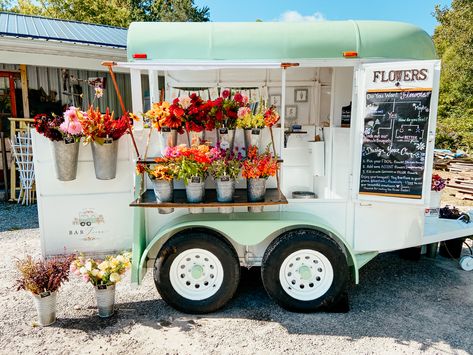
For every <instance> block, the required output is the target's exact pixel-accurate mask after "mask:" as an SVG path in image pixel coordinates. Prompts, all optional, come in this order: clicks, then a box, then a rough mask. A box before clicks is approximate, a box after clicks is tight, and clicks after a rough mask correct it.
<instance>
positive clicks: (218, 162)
mask: <svg viewBox="0 0 473 355" xmlns="http://www.w3.org/2000/svg"><path fill="white" fill-rule="evenodd" d="M209 157H210V166H209V169H208V172H209V174H210V175H211V176H212V177H213V178H214V179H220V178H222V177H225V176H227V177H229V178H230V179H236V178H238V175H239V174H240V171H241V164H242V160H243V156H242V155H241V153H240V152H238V149H236V151H235V152H232V151H231V150H230V149H222V148H220V147H219V146H217V147H214V148H212V149H210V151H209Z"/></svg>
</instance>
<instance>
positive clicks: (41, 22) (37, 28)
mask: <svg viewBox="0 0 473 355" xmlns="http://www.w3.org/2000/svg"><path fill="white" fill-rule="evenodd" d="M0 36H10V37H21V38H31V39H42V40H51V41H60V42H69V43H80V44H86V45H96V46H104V47H114V48H126V41H127V29H126V28H121V27H113V26H105V25H96V24H90V23H84V22H77V21H67V20H59V19H53V18H46V17H40V16H29V15H20V14H16V13H11V12H0Z"/></svg>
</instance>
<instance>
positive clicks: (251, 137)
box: [243, 128, 263, 151]
mask: <svg viewBox="0 0 473 355" xmlns="http://www.w3.org/2000/svg"><path fill="white" fill-rule="evenodd" d="M243 133H244V135H245V148H246V151H248V148H249V147H250V146H251V145H254V146H256V147H258V149H259V148H260V146H261V137H262V136H263V132H262V129H261V128H252V129H245V130H243Z"/></svg>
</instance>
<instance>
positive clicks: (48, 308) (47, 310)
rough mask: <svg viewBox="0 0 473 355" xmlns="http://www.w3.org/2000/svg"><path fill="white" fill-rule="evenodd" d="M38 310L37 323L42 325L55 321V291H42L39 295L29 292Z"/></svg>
mask: <svg viewBox="0 0 473 355" xmlns="http://www.w3.org/2000/svg"><path fill="white" fill-rule="evenodd" d="M31 295H32V296H33V301H34V304H35V306H36V311H37V312H38V323H39V324H40V325H42V326H43V327H45V326H47V325H51V324H53V323H54V322H55V321H56V299H57V292H44V293H42V294H40V295H35V294H31Z"/></svg>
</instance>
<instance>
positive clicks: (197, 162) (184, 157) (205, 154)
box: [166, 144, 210, 213]
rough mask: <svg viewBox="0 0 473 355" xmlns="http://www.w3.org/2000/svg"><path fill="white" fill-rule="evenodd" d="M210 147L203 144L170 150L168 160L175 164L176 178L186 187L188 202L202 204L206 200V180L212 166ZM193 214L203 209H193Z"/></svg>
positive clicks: (180, 146)
mask: <svg viewBox="0 0 473 355" xmlns="http://www.w3.org/2000/svg"><path fill="white" fill-rule="evenodd" d="M209 150H210V148H209V146H207V145H204V144H201V145H198V146H194V147H190V148H189V147H186V146H185V145H178V146H177V147H174V148H168V150H167V152H166V158H169V159H173V161H174V162H175V169H176V170H175V172H176V177H177V178H179V179H182V180H183V181H184V184H185V186H186V197H187V202H190V203H200V202H203V201H204V198H205V178H206V177H207V173H208V168H209V166H210V158H209ZM190 212H191V213H201V212H203V208H191V209H190Z"/></svg>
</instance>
